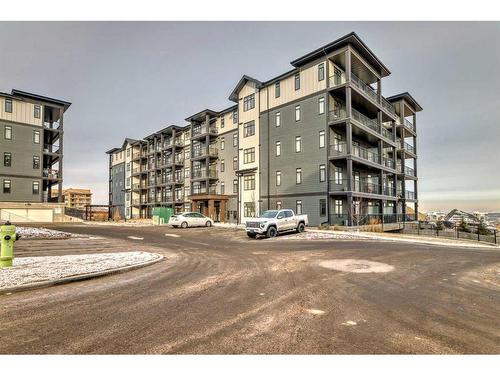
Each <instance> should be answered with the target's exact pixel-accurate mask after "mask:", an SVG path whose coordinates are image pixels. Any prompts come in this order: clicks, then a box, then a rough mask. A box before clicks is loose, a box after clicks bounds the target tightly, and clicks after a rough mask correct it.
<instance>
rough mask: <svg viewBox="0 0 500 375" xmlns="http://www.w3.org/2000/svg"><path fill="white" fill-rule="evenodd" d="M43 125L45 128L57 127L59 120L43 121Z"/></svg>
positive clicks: (59, 125) (58, 126)
mask: <svg viewBox="0 0 500 375" xmlns="http://www.w3.org/2000/svg"><path fill="white" fill-rule="evenodd" d="M43 127H44V128H47V129H54V130H55V129H59V128H60V127H61V124H60V123H59V121H44V122H43Z"/></svg>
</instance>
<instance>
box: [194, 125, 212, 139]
mask: <svg viewBox="0 0 500 375" xmlns="http://www.w3.org/2000/svg"><path fill="white" fill-rule="evenodd" d="M217 133H218V132H217V128H216V127H215V126H212V125H210V126H207V124H205V123H203V124H201V125H196V126H193V131H192V132H191V138H194V137H198V136H201V135H207V134H208V135H217Z"/></svg>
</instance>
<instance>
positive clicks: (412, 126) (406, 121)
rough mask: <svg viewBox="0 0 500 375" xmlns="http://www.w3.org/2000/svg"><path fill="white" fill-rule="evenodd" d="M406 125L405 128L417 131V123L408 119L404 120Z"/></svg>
mask: <svg viewBox="0 0 500 375" xmlns="http://www.w3.org/2000/svg"><path fill="white" fill-rule="evenodd" d="M404 126H405V128H408V129H410V130H412V131H415V125H413V124H412V123H411V122H410V121H408V120H407V119H405V120H404Z"/></svg>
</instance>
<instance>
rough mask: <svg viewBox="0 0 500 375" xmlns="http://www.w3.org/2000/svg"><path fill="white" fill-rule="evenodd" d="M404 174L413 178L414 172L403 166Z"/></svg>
mask: <svg viewBox="0 0 500 375" xmlns="http://www.w3.org/2000/svg"><path fill="white" fill-rule="evenodd" d="M405 174H407V175H409V176H415V170H414V169H413V168H410V167H406V166H405Z"/></svg>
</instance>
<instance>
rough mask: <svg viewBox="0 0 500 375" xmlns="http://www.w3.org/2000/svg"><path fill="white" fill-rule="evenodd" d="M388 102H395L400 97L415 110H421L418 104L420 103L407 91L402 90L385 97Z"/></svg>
mask: <svg viewBox="0 0 500 375" xmlns="http://www.w3.org/2000/svg"><path fill="white" fill-rule="evenodd" d="M386 99H387V100H388V101H389V102H390V103H394V102H397V101H399V100H401V99H404V100H406V101H407V102H408V104H410V105H411V106H412V107H413V110H414V111H415V112H420V111H421V110H423V108H422V107H421V106H420V104H418V103H417V101H416V100H415V99H414V98H413V96H411V95H410V93H409V92H403V93H401V94H397V95H393V96H390V97H388V98H386Z"/></svg>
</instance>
